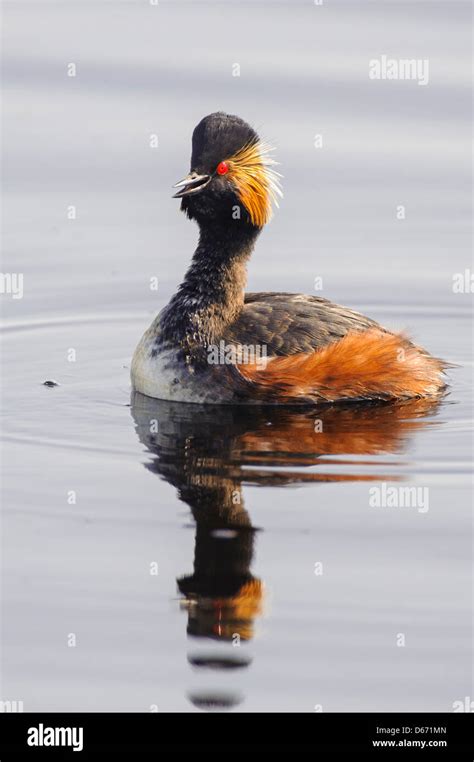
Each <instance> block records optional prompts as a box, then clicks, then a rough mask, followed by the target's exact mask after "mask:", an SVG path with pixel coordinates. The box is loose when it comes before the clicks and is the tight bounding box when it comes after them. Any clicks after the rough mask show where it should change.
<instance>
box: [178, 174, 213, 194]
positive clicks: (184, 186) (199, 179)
mask: <svg viewBox="0 0 474 762" xmlns="http://www.w3.org/2000/svg"><path fill="white" fill-rule="evenodd" d="M210 182H211V176H210V175H198V174H196V172H190V173H189V175H187V177H185V178H184V179H183V180H180V181H179V183H176V185H173V188H181V190H179V191H178V192H177V193H175V194H174V196H173V198H182V197H183V196H190V195H191V194H192V193H199V192H200V191H202V190H204V188H205V187H206V185H208V184H209V183H210Z"/></svg>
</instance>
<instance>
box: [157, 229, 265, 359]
mask: <svg viewBox="0 0 474 762" xmlns="http://www.w3.org/2000/svg"><path fill="white" fill-rule="evenodd" d="M259 232H260V230H259V229H258V228H255V227H253V226H250V225H244V224H235V225H230V226H229V225H227V226H222V227H221V226H216V224H215V223H213V224H212V225H209V226H206V225H202V224H201V225H200V234H199V243H198V246H197V249H196V251H195V252H194V255H193V259H192V262H191V266H190V267H189V270H188V271H187V273H186V276H185V278H184V281H183V282H182V283H181V285H180V287H179V289H178V291H177V292H176V294H175V295H174V296H173V298H172V299H171V301H170V302H169V304H168V306H167V307H166V308H165V310H164V312H163V315H162V318H161V321H160V327H161V340H162V341H163V343H165V344H168V345H172V346H180V347H182V348H183V349H191V350H192V348H193V347H196V348H199V347H200V348H202V347H206V346H208V345H209V344H213V343H215V342H216V341H217V340H218V339H219V336H220V335H221V334H222V331H223V329H224V328H225V326H226V325H228V324H229V323H231V322H232V321H233V320H234V319H235V318H236V317H237V315H238V313H239V312H240V310H241V308H242V305H243V303H244V290H245V285H246V282H247V261H248V259H249V257H250V255H251V253H252V250H253V247H254V244H255V240H256V238H257V236H258V234H259Z"/></svg>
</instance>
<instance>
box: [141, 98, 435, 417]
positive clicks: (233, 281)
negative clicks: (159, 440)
mask: <svg viewBox="0 0 474 762" xmlns="http://www.w3.org/2000/svg"><path fill="white" fill-rule="evenodd" d="M274 164H275V162H274V161H273V159H272V158H271V148H270V147H269V146H268V145H267V144H265V143H263V142H262V141H261V140H260V139H259V137H258V135H257V133H256V132H255V131H254V130H253V129H252V128H251V127H250V126H249V125H248V124H246V122H244V121H243V120H242V119H240V118H239V117H237V116H230V115H227V114H224V113H215V114H211V115H210V116H207V117H205V118H204V119H202V121H201V122H200V123H199V124H198V125H197V127H196V129H195V130H194V133H193V139H192V156H191V172H190V173H189V175H188V176H187V177H186V178H185V179H184V180H182V181H181V182H180V183H177V186H176V187H179V189H180V190H179V191H178V192H177V193H176V194H175V198H181V199H182V201H181V209H182V210H183V211H184V212H185V213H186V214H187V216H188V217H189V218H190V219H194V220H196V222H197V224H198V225H199V231H200V234H199V243H198V246H197V249H196V251H195V253H194V256H193V259H192V263H191V266H190V268H189V270H188V272H187V273H186V276H185V278H184V281H183V282H182V284H181V286H180V287H179V289H178V291H177V293H176V294H175V295H174V296H173V297H172V299H171V301H170V302H169V304H168V305H167V306H166V307H165V308H164V309H163V310H162V311H161V312H160V314H159V315H158V316H157V318H156V319H155V320H154V322H153V323H152V325H151V326H150V328H149V329H148V330H147V331H146V333H145V334H144V336H143V337H142V339H141V341H140V343H139V344H138V346H137V348H136V350H135V354H134V357H133V361H132V383H133V387H134V389H135V390H137V391H139V392H142V393H143V394H146V395H148V396H149V397H157V398H159V399H167V400H176V401H183V402H213V403H223V404H224V403H228V404H230V403H261V404H295V403H305V404H307V403H319V402H327V401H331V402H334V401H339V400H341V401H342V400H390V399H407V398H413V397H425V396H434V395H437V394H439V393H440V391H441V390H442V389H443V388H444V387H445V383H444V381H443V377H442V376H443V370H444V368H445V367H446V366H445V363H443V362H442V361H441V360H438V359H436V358H435V357H432V356H431V355H430V354H429V353H428V352H426V351H425V350H424V349H422V348H421V347H418V346H416V345H415V344H413V343H412V342H411V341H410V340H409V339H408V338H406V337H405V336H403V335H400V334H394V333H390V332H389V331H387V330H386V329H385V328H384V327H382V326H381V325H379V324H378V323H376V322H375V321H374V320H371V319H370V318H367V317H365V316H364V315H360V314H359V313H357V312H354V311H353V310H350V309H348V308H346V307H341V306H339V305H337V304H333V303H332V302H330V301H328V300H327V299H322V298H319V297H315V296H306V295H303V294H290V293H266V292H265V293H251V294H245V291H244V289H245V284H246V266H247V262H248V259H249V257H250V255H251V253H252V250H253V247H254V245H255V241H256V239H257V237H258V235H259V233H260V232H261V230H262V228H263V226H264V225H265V224H266V222H268V220H269V219H270V216H271V208H272V202H274V201H277V196H278V195H281V190H280V184H279V175H278V173H277V172H276V171H275V169H274Z"/></svg>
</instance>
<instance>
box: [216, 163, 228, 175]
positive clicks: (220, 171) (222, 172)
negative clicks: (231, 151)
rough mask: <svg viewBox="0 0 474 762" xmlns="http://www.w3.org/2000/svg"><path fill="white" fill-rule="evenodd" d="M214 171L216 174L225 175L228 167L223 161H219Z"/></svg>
mask: <svg viewBox="0 0 474 762" xmlns="http://www.w3.org/2000/svg"><path fill="white" fill-rule="evenodd" d="M216 171H217V174H218V175H226V174H227V172H228V171H229V167H228V165H227V164H226V162H225V161H221V163H220V164H218V165H217V170H216Z"/></svg>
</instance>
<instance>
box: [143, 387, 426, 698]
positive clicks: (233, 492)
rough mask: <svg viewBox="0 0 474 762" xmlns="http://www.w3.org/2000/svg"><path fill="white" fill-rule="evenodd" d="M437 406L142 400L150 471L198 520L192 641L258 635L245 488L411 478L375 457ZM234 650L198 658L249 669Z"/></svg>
mask: <svg viewBox="0 0 474 762" xmlns="http://www.w3.org/2000/svg"><path fill="white" fill-rule="evenodd" d="M437 406H438V402H437V401H433V400H426V399H424V400H411V401H407V402H403V403H396V404H393V403H392V404H367V403H364V404H354V403H353V404H351V405H346V406H341V405H339V406H325V407H321V408H315V407H312V408H305V409H302V408H281V407H245V406H240V407H233V406H211V405H194V404H182V403H173V402H165V401H161V400H154V399H151V398H149V397H144V396H142V395H141V394H139V393H135V394H134V395H133V397H132V415H133V418H134V420H135V424H136V429H137V433H138V436H139V438H140V440H141V442H142V443H143V444H144V445H145V446H146V448H147V450H148V451H149V452H150V453H151V454H152V455H153V458H152V460H151V462H150V461H149V462H147V464H146V467H147V468H148V469H150V470H151V471H153V472H154V473H156V474H158V475H159V476H161V477H162V478H164V479H166V481H168V482H169V483H170V484H172V485H173V486H174V487H176V489H177V492H178V496H179V499H180V500H182V501H183V502H184V503H186V504H187V505H188V506H189V507H190V509H191V511H192V515H193V517H194V520H195V523H196V542H195V553H194V569H193V573H192V574H187V575H185V576H183V577H181V578H180V579H178V589H179V592H180V593H181V595H182V606H183V608H185V609H186V610H187V614H188V625H187V632H188V634H189V635H190V636H197V637H200V638H208V639H209V638H210V639H214V640H220V641H229V642H231V643H232V644H233V645H238V644H240V641H248V640H250V639H251V638H252V637H253V635H254V630H255V625H256V620H257V619H258V616H259V614H260V613H261V611H262V605H263V589H264V588H263V582H262V581H261V580H260V579H258V578H257V577H255V576H254V575H253V574H252V571H251V565H252V558H253V553H254V542H255V536H256V532H257V529H256V527H254V526H252V521H251V518H250V515H249V512H248V510H247V509H246V507H245V503H244V498H243V494H242V486H243V485H265V486H267V487H273V486H280V485H286V484H295V483H303V482H320V481H325V482H328V481H334V482H335V481H367V480H374V479H377V480H383V479H392V480H393V479H396V478H403V477H401V476H400V472H399V471H398V472H397V475H395V476H394V475H393V474H390V473H388V474H382V473H381V472H380V465H381V464H380V463H379V462H378V460H380V461H381V462H382V463H385V464H386V467H388V468H389V465H388V464H387V458H385V459H384V458H374V457H371V456H383V455H389V454H390V453H399V452H401V451H403V449H404V447H405V445H406V443H407V441H408V440H409V438H410V436H411V435H412V434H413V433H414V432H415V431H417V430H418V429H420V428H422V427H425V426H427V425H430V423H431V417H432V415H433V414H434V413H435V412H436V409H437ZM357 456H358V457H357ZM360 456H364V457H362V458H361V457H360ZM360 466H362V467H363V468H360ZM371 466H373V468H371ZM376 466H377V469H376ZM308 467H311V468H308ZM230 650H231V651H232V655H229V656H223V655H222V653H220V654H219V655H216V654H215V653H214V654H212V655H211V656H209V657H203V656H194V657H193V656H191V657H189V660H190V662H191V663H192V664H193V665H194V666H201V667H202V666H205V667H210V668H213V669H223V668H233V667H242V666H246V665H248V663H249V660H248V658H244V657H241V656H239V657H237V656H236V653H237V651H240V649H230ZM219 701H220V704H219ZM216 702H217V704H218V705H219V706H221V707H222V706H231V705H232V703H234V702H233V701H232V699H231V698H229V697H228V696H223V697H221V699H219V700H218V699H216V698H215V697H214V698H212V697H211V698H209V699H207V698H206V697H205V696H204V697H203V696H199V697H195V699H194V703H195V704H196V705H198V706H206V708H212V705H213V704H214V708H215V704H216Z"/></svg>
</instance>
